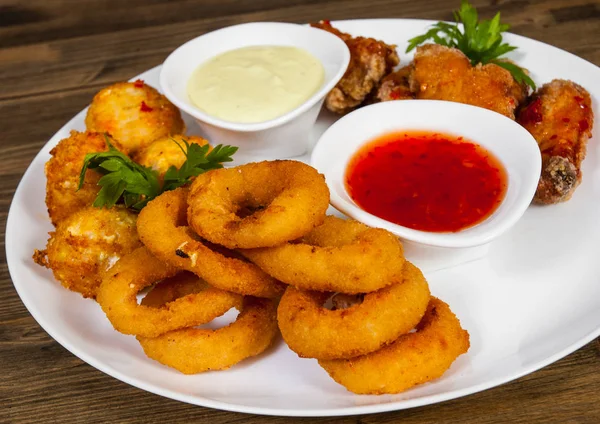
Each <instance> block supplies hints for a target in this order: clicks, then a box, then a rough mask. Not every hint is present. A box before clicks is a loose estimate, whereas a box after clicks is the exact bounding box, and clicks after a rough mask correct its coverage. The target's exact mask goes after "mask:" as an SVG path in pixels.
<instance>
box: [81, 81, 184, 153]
mask: <svg viewBox="0 0 600 424" xmlns="http://www.w3.org/2000/svg"><path fill="white" fill-rule="evenodd" d="M85 124H86V125H87V129H88V130H90V131H98V132H106V133H108V134H110V135H111V136H112V137H113V138H114V139H115V140H117V142H118V144H119V146H120V147H121V148H122V150H123V152H124V153H125V154H128V155H133V154H135V153H136V152H137V151H139V150H140V149H143V148H144V147H146V146H148V145H149V144H150V143H152V142H153V141H154V140H157V139H159V138H162V137H166V136H168V135H170V134H181V133H183V132H184V128H185V125H184V123H183V120H182V119H181V113H180V112H179V109H177V107H175V105H173V104H172V103H171V102H169V100H167V98H166V97H165V96H163V95H162V94H160V93H159V92H158V91H156V89H154V88H153V87H151V86H149V85H148V84H145V83H144V82H143V81H141V80H138V81H135V82H118V83H116V84H113V85H111V86H109V87H106V88H104V89H102V90H100V91H99V92H98V93H97V94H96V95H95V96H94V99H93V100H92V104H91V105H90V108H89V109H88V113H87V116H86V117H85Z"/></svg>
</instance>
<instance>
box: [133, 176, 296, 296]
mask: <svg viewBox="0 0 600 424" xmlns="http://www.w3.org/2000/svg"><path fill="white" fill-rule="evenodd" d="M187 193H188V191H187V189H184V188H179V189H176V190H173V191H167V192H165V193H163V194H161V195H160V196H158V197H157V198H156V199H154V200H152V201H151V202H149V203H148V205H147V206H146V207H145V208H144V209H142V211H141V212H140V214H139V217H138V221H137V228H138V234H139V237H140V239H141V240H142V243H144V244H145V245H146V247H147V248H148V250H150V251H151V252H152V254H154V255H155V256H156V257H158V258H159V259H161V260H163V261H165V262H166V263H168V264H170V265H172V266H175V267H177V268H180V269H184V270H187V271H190V272H193V273H195V274H196V275H198V276H199V277H200V278H202V279H203V280H205V281H206V282H207V283H209V284H210V285H212V286H214V287H217V288H220V289H223V290H227V291H231V292H234V293H238V294H242V295H250V296H256V297H266V298H275V297H279V296H281V294H282V293H283V291H284V290H285V286H284V285H283V284H281V283H279V282H278V281H276V280H275V279H274V278H273V277H271V276H269V275H268V274H266V273H265V272H264V271H262V270H261V269H260V268H258V267H257V266H256V265H254V264H252V263H250V262H248V261H247V260H245V259H244V258H243V257H242V258H237V257H232V255H235V252H227V253H228V255H227V256H226V255H223V254H221V253H220V252H217V251H216V250H214V249H212V248H211V247H209V246H208V245H207V244H206V243H204V242H202V241H199V240H197V239H196V238H194V237H193V236H194V234H193V232H192V231H191V229H190V228H189V227H187V226H186V225H184V226H180V225H179V224H182V223H183V224H185V223H186V219H187V218H186V213H187V200H186V199H187ZM223 250H225V249H223Z"/></svg>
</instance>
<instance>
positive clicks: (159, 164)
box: [134, 135, 208, 178]
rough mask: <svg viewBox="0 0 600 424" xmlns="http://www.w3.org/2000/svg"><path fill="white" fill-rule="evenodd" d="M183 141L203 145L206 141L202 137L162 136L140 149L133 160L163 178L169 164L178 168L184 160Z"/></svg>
mask: <svg viewBox="0 0 600 424" xmlns="http://www.w3.org/2000/svg"><path fill="white" fill-rule="evenodd" d="M183 141H187V142H188V143H189V144H192V143H194V144H199V145H200V146H204V145H205V144H208V141H207V140H205V139H203V138H202V137H196V136H185V135H174V136H172V137H163V138H159V139H158V140H155V141H153V142H152V143H151V144H149V145H148V146H146V147H145V148H144V149H142V150H140V151H139V152H138V153H137V154H136V155H135V157H134V160H135V161H136V162H137V163H139V164H140V165H144V166H147V167H148V168H152V169H154V170H155V171H157V172H158V174H159V176H160V178H163V177H164V175H165V173H166V172H167V169H169V168H170V167H171V166H175V168H178V169H179V168H180V167H181V165H183V163H184V162H185V154H184V153H183V150H181V149H182V148H183V149H185V144H184V143H183Z"/></svg>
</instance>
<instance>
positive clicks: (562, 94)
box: [517, 79, 594, 204]
mask: <svg viewBox="0 0 600 424" xmlns="http://www.w3.org/2000/svg"><path fill="white" fill-rule="evenodd" d="M517 122H519V123H520V124H521V125H523V126H524V127H525V128H526V129H527V130H528V131H529V132H530V133H531V134H532V135H533V137H534V138H535V139H536V141H537V142H538V145H539V146H540V150H541V152H542V175H541V177H540V182H539V184H538V188H537V192H536V194H535V197H534V201H535V202H536V203H542V204H552V203H558V202H564V201H566V200H569V199H570V198H571V196H572V195H573V192H574V191H575V189H576V188H577V186H578V185H579V183H580V182H581V162H582V161H583V159H584V158H585V152H586V144H587V140H588V139H589V138H590V137H591V136H592V125H593V122H594V112H593V111H592V105H591V100H590V95H589V93H588V92H587V91H586V90H585V89H584V88H583V87H581V86H579V85H577V84H575V83H574V82H571V81H565V80H560V79H556V80H553V81H551V82H550V83H548V84H545V85H544V86H542V87H541V88H540V89H539V90H538V91H536V92H535V93H534V94H533V95H532V96H531V98H530V99H529V101H528V102H527V104H526V105H525V106H524V107H522V108H521V109H520V110H519V113H518V115H517Z"/></svg>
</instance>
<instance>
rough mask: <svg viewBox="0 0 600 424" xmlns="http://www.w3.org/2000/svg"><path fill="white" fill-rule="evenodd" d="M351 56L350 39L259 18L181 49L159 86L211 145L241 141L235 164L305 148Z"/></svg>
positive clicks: (287, 154)
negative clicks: (193, 120) (256, 20)
mask: <svg viewBox="0 0 600 424" xmlns="http://www.w3.org/2000/svg"><path fill="white" fill-rule="evenodd" d="M349 61H350V52H349V50H348V47H347V46H346V44H345V43H344V42H343V41H342V40H341V39H340V38H339V37H337V36H335V35H333V34H330V33H329V32H327V31H323V30H320V29H317V28H311V27H309V26H304V25H296V24H287V23H275V22H256V23H249V24H242V25H235V26H231V27H227V28H223V29H220V30H217V31H214V32H210V33H208V34H205V35H202V36H200V37H197V38H195V39H193V40H191V41H188V42H187V43H185V44H183V45H182V46H180V47H179V48H177V49H176V50H175V51H174V52H173V53H171V54H170V55H169V57H167V59H166V60H165V62H164V64H163V67H162V70H161V74H160V87H161V90H162V91H163V92H164V94H165V96H167V98H168V99H169V100H170V101H171V102H172V103H173V104H175V105H176V106H177V107H179V108H180V109H181V110H182V111H183V112H185V113H187V114H189V115H191V116H192V117H193V118H195V120H196V121H197V123H198V124H199V126H200V128H201V130H202V131H203V133H204V134H203V135H205V136H206V137H207V138H208V139H209V140H210V141H211V143H214V144H229V145H234V146H238V147H239V150H238V152H237V153H236V155H235V163H236V164H240V163H244V162H249V161H256V160H265V159H278V158H290V157H296V156H300V155H303V154H304V153H306V152H307V150H308V148H309V146H310V142H311V140H310V136H311V129H312V127H313V125H314V123H315V121H316V119H317V116H318V114H319V111H320V109H321V106H322V104H323V101H324V99H325V96H326V94H327V93H328V92H329V91H330V90H331V89H332V88H333V87H334V86H335V85H336V84H337V83H338V81H339V80H340V79H341V78H342V76H343V75H344V73H345V71H346V68H347V67H348V63H349Z"/></svg>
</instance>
